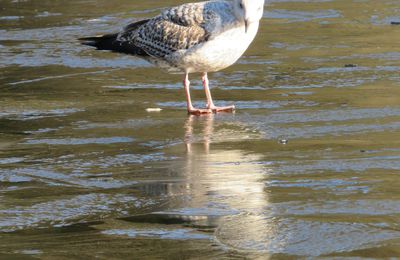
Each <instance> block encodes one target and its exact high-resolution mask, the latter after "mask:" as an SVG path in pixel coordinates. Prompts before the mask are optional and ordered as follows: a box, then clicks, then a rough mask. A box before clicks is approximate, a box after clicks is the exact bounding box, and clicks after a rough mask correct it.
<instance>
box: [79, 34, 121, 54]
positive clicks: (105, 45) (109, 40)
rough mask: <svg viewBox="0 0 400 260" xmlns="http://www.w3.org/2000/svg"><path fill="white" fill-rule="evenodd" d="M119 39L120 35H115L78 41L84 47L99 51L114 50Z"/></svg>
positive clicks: (85, 38)
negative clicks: (94, 48)
mask: <svg viewBox="0 0 400 260" xmlns="http://www.w3.org/2000/svg"><path fill="white" fill-rule="evenodd" d="M117 37H118V34H117V33H114V34H105V35H100V36H95V37H84V38H79V39H78V40H80V41H81V42H82V44H84V45H88V46H92V47H96V48H97V49H99V50H113V49H114V46H115V41H116V39H117Z"/></svg>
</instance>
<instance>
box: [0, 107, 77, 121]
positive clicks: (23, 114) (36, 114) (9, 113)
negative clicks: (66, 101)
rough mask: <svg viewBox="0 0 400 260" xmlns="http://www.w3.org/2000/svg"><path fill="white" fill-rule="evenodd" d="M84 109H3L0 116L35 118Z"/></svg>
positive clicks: (60, 115)
mask: <svg viewBox="0 0 400 260" xmlns="http://www.w3.org/2000/svg"><path fill="white" fill-rule="evenodd" d="M81 111H84V110H82V109H77V108H65V109H52V110H47V111H40V110H28V111H3V112H0V118H2V117H4V118H8V119H14V120H35V119H41V118H48V117H64V116H68V115H70V114H73V113H77V112H81Z"/></svg>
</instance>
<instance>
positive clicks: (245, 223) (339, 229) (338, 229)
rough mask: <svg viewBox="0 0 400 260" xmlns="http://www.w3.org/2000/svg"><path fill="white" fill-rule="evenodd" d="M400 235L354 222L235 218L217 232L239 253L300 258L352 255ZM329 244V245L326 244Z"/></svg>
mask: <svg viewBox="0 0 400 260" xmlns="http://www.w3.org/2000/svg"><path fill="white" fill-rule="evenodd" d="M399 235H400V231H397V230H391V229H386V228H379V227H373V226H370V225H368V224H363V223H354V222H318V221H305V220H299V219H295V218H284V219H280V218H268V217H264V216H251V215H249V216H233V217H231V218H227V219H226V220H225V221H224V222H223V223H222V224H221V226H220V227H219V228H218V230H217V232H216V236H217V240H218V241H219V242H220V243H222V244H223V245H225V246H228V247H231V248H234V249H238V250H254V251H258V252H260V251H265V252H268V253H276V254H279V253H284V254H289V255H299V256H321V255H325V254H330V253H339V252H349V251H354V250H360V249H364V248H368V247H370V245H371V244H375V245H378V244H379V243H384V242H386V241H388V240H391V239H395V238H398V237H399ZM327 241H329V242H327Z"/></svg>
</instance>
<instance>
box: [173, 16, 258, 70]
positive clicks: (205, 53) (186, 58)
mask: <svg viewBox="0 0 400 260" xmlns="http://www.w3.org/2000/svg"><path fill="white" fill-rule="evenodd" d="M257 31H258V23H253V24H252V25H251V26H250V27H249V28H248V31H247V33H246V32H245V29H244V27H242V26H240V27H236V28H233V29H230V30H227V31H225V32H223V33H221V34H220V35H218V36H217V37H215V38H214V39H212V40H210V41H207V42H206V43H204V44H201V45H200V46H198V47H195V48H193V49H190V50H188V51H187V52H186V53H185V54H183V55H182V56H181V57H180V59H178V60H179V61H178V62H179V64H177V66H179V67H180V68H182V69H183V70H185V71H186V72H187V73H192V72H213V71H219V70H222V69H224V68H226V67H229V66H230V65H232V64H234V63H235V62H236V61H237V60H238V59H239V58H240V57H241V56H242V55H243V53H244V52H245V51H246V50H247V48H248V47H249V45H250V43H251V42H252V41H253V39H254V37H255V36H256V34H257Z"/></svg>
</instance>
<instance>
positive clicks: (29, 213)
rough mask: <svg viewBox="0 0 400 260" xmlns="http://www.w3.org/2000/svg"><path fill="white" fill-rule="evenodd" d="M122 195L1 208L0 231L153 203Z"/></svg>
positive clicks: (61, 222) (93, 217) (120, 211)
mask: <svg viewBox="0 0 400 260" xmlns="http://www.w3.org/2000/svg"><path fill="white" fill-rule="evenodd" d="M151 204H152V201H151V200H147V201H146V202H142V201H139V200H138V199H137V198H135V197H133V196H127V195H123V194H112V195H110V194H87V195H79V196H75V197H72V198H70V199H61V200H54V201H48V202H45V203H39V204H35V205H32V206H17V207H14V208H12V209H2V210H0V216H1V217H0V232H12V231H16V230H20V229H26V228H34V227H48V226H52V227H61V226H66V225H70V224H76V223H79V222H85V221H90V220H99V219H102V218H104V217H107V216H110V215H117V216H118V215H119V214H123V212H124V211H125V210H126V209H129V208H138V207H142V206H146V205H151Z"/></svg>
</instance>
